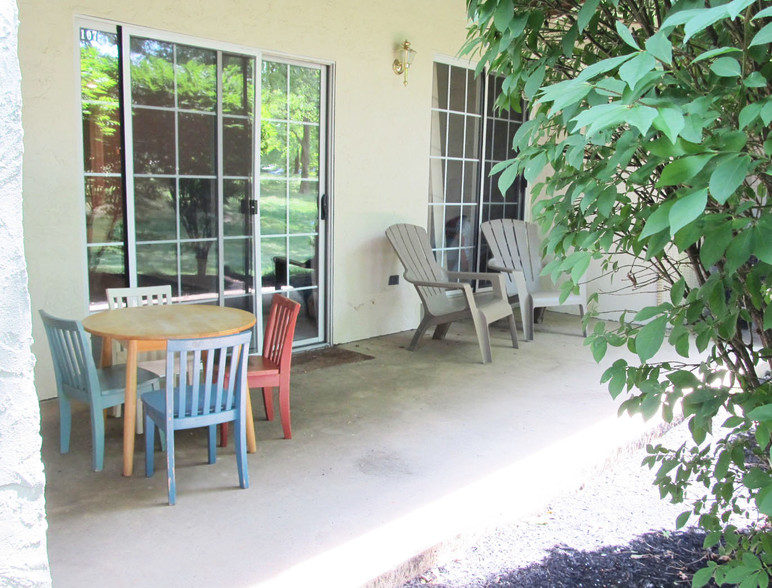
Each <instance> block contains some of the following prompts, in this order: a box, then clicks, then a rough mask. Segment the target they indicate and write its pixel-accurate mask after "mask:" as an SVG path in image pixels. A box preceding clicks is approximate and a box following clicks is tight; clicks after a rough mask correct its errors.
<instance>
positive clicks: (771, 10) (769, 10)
mask: <svg viewBox="0 0 772 588" xmlns="http://www.w3.org/2000/svg"><path fill="white" fill-rule="evenodd" d="M767 16H772V6H770V7H768V8H765V9H764V10H761V11H759V12H757V13H756V14H755V15H754V16H753V18H752V19H751V20H756V19H757V18H764V17H767Z"/></svg>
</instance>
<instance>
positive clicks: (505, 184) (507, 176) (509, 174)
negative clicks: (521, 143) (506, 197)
mask: <svg viewBox="0 0 772 588" xmlns="http://www.w3.org/2000/svg"><path fill="white" fill-rule="evenodd" d="M510 163H511V164H512V165H510V166H509V167H507V168H506V169H505V170H504V171H503V172H502V173H501V175H500V176H499V181H498V185H499V190H500V191H501V193H502V194H506V193H507V190H509V188H510V186H512V184H513V183H514V182H515V179H517V176H518V175H519V173H518V172H519V170H520V168H519V167H518V166H517V165H515V164H514V162H510Z"/></svg>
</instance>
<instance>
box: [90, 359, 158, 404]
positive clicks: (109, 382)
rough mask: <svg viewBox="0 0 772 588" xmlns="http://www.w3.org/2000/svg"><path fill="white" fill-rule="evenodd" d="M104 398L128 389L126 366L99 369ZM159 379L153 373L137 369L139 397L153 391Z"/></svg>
mask: <svg viewBox="0 0 772 588" xmlns="http://www.w3.org/2000/svg"><path fill="white" fill-rule="evenodd" d="M97 376H98V377H99V385H100V387H101V388H102V390H101V392H102V396H110V395H112V394H115V392H116V391H123V390H124V389H125V387H126V365H125V364H121V365H115V366H110V367H105V368H99V369H97ZM159 381H160V380H159V377H158V375H157V374H154V373H153V372H151V371H149V370H146V369H143V368H137V395H139V394H142V393H143V392H147V391H148V390H152V389H153V387H154V386H155V385H156V384H158V383H159Z"/></svg>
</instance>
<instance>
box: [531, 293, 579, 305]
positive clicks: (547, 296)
mask: <svg viewBox="0 0 772 588" xmlns="http://www.w3.org/2000/svg"><path fill="white" fill-rule="evenodd" d="M531 298H532V299H533V305H534V308H543V307H545V306H566V305H571V304H584V298H583V297H582V296H581V295H580V294H569V295H568V297H567V298H566V299H565V301H564V302H560V292H559V291H557V290H544V291H541V292H532V293H531Z"/></svg>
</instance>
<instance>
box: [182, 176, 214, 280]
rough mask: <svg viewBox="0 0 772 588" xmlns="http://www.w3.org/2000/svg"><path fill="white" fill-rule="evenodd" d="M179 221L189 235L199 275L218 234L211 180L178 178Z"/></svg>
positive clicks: (203, 274) (204, 268) (201, 274)
mask: <svg viewBox="0 0 772 588" xmlns="http://www.w3.org/2000/svg"><path fill="white" fill-rule="evenodd" d="M179 204H180V223H181V224H182V227H183V228H184V229H185V233H186V234H187V236H188V238H190V239H208V240H206V241H195V242H193V243H190V244H189V246H190V247H191V248H192V249H193V250H194V252H195V255H196V267H197V275H198V277H203V276H205V275H206V265H207V264H206V262H207V257H208V256H209V250H210V249H211V247H212V243H213V241H211V239H212V238H213V237H216V236H217V212H216V211H217V203H216V197H215V192H214V185H213V182H212V180H204V179H194V178H185V179H181V180H180V192H179Z"/></svg>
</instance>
